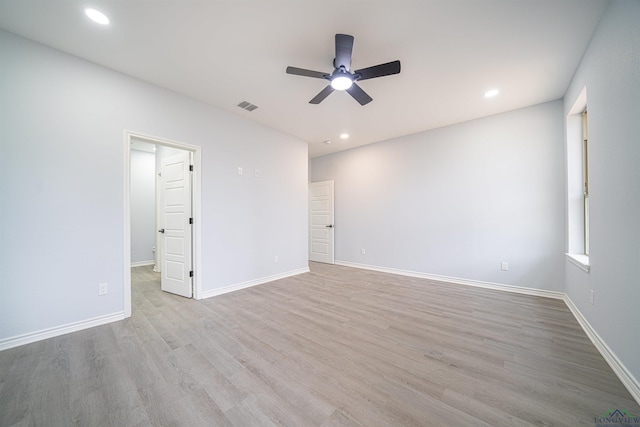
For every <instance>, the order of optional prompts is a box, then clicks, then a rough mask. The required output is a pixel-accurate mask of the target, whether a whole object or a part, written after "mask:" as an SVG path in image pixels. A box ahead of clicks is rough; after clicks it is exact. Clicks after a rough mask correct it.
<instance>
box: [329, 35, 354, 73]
mask: <svg viewBox="0 0 640 427" xmlns="http://www.w3.org/2000/svg"><path fill="white" fill-rule="evenodd" d="M352 51H353V36H350V35H347V34H336V58H335V59H334V60H333V66H334V67H335V68H340V67H341V66H343V67H344V69H345V70H347V71H349V70H350V69H351V52H352Z"/></svg>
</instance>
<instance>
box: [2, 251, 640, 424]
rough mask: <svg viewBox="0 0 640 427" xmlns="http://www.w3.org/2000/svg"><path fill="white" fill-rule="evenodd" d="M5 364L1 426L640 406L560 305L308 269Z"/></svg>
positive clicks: (518, 420)
mask: <svg viewBox="0 0 640 427" xmlns="http://www.w3.org/2000/svg"><path fill="white" fill-rule="evenodd" d="M310 267H311V272H310V273H307V274H302V275H299V276H296V277H291V278H287V279H283V280H278V281H275V282H272V283H268V284H264V285H260V286H256V287H253V288H249V289H245V290H241V291H237V292H234V293H230V294H226V295H221V296H217V297H214V298H210V299H207V300H202V301H195V300H189V299H184V298H181V297H178V296H174V295H170V294H166V293H163V292H161V291H160V285H159V280H158V277H157V275H156V274H155V273H153V272H152V271H151V267H138V268H135V269H133V270H132V279H133V286H132V296H133V316H132V317H131V318H129V319H126V320H124V321H120V322H115V323H112V324H109V325H104V326H100V327H96V328H91V329H87V330H84V331H80V332H76V333H73V334H68V335H64V336H60V337H56V338H51V339H48V340H45V341H40V342H37V343H34V344H29V345H25V346H22V347H18V348H15V349H10V350H6V351H3V352H0V426H3V427H4V426H72V425H82V426H151V425H154V426H218V425H220V426H273V425H286V426H341V425H353V426H359V425H362V426H391V425H419V426H452V425H455V426H530V425H538V426H539V425H548V426H576V425H586V426H593V425H594V418H595V417H597V416H601V415H603V414H605V413H607V412H608V411H611V410H613V409H616V408H619V409H625V410H626V411H628V412H629V413H631V414H635V415H639V414H640V407H639V406H638V404H637V403H636V402H635V401H634V400H633V399H632V397H631V396H630V395H629V393H628V392H627V390H626V389H625V388H624V386H623V385H622V384H621V382H620V381H619V380H618V378H617V377H616V376H615V374H614V373H613V372H612V371H611V369H610V368H609V366H608V365H607V364H606V362H605V361H604V360H603V358H602V357H601V356H600V354H599V353H598V352H597V350H596V349H595V347H594V346H593V345H592V344H591V342H590V341H589V339H588V338H587V336H586V335H585V334H584V332H583V331H582V330H581V328H580V326H579V325H578V323H577V322H576V320H575V319H574V318H573V316H572V314H571V312H570V311H569V310H568V309H567V307H566V306H565V304H564V303H563V302H562V301H558V300H550V299H545V298H539V297H533V296H526V295H519V294H510V293H505V292H499V291H492V290H487V289H480V288H473V287H466V286H461V285H455V284H449V283H441V282H434V281H429V280H423V279H415V278H408V277H402V276H395V275H391V274H384V273H377V272H371V271H365V270H358V269H352V268H348V267H341V266H334V265H325V264H316V263H312V264H311V266H310Z"/></svg>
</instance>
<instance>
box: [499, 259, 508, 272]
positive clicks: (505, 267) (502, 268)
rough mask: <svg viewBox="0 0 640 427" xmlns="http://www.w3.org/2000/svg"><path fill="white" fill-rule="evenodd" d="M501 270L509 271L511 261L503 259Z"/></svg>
mask: <svg viewBox="0 0 640 427" xmlns="http://www.w3.org/2000/svg"><path fill="white" fill-rule="evenodd" d="M500 270H502V271H508V270H509V263H508V262H506V261H502V262H501V263H500Z"/></svg>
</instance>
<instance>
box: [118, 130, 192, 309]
mask: <svg viewBox="0 0 640 427" xmlns="http://www.w3.org/2000/svg"><path fill="white" fill-rule="evenodd" d="M132 138H135V139H141V140H144V141H145V142H149V143H150V144H160V145H164V146H166V147H173V148H177V149H179V150H185V151H190V152H192V153H193V169H194V171H193V175H192V176H193V187H192V191H193V200H192V202H191V203H192V205H193V208H192V209H193V210H192V215H193V240H192V245H193V251H192V262H193V271H194V272H195V274H194V277H193V281H194V287H193V288H194V289H193V298H194V299H201V298H202V296H201V294H202V280H201V279H200V276H201V275H200V274H198V272H199V270H198V269H199V267H200V265H202V242H201V240H202V239H201V224H200V223H201V218H202V208H201V206H202V203H201V197H202V194H201V192H202V185H201V179H202V178H201V177H202V174H201V172H200V169H201V165H202V147H200V146H197V145H190V144H185V143H182V142H176V141H171V140H168V139H163V138H157V137H155V136H150V135H145V134H143V133H140V132H134V131H130V130H127V129H125V130H124V168H123V169H124V192H123V193H124V200H123V209H124V212H123V218H124V226H123V227H122V228H123V232H124V236H123V242H124V251H123V253H124V263H123V265H124V278H123V280H124V292H123V297H124V316H125V317H131V212H130V211H131V194H130V193H131V191H130V187H131V139H132Z"/></svg>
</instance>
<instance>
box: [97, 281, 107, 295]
mask: <svg viewBox="0 0 640 427" xmlns="http://www.w3.org/2000/svg"><path fill="white" fill-rule="evenodd" d="M108 293H109V284H108V283H107V282H103V283H98V295H106V294H108Z"/></svg>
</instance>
